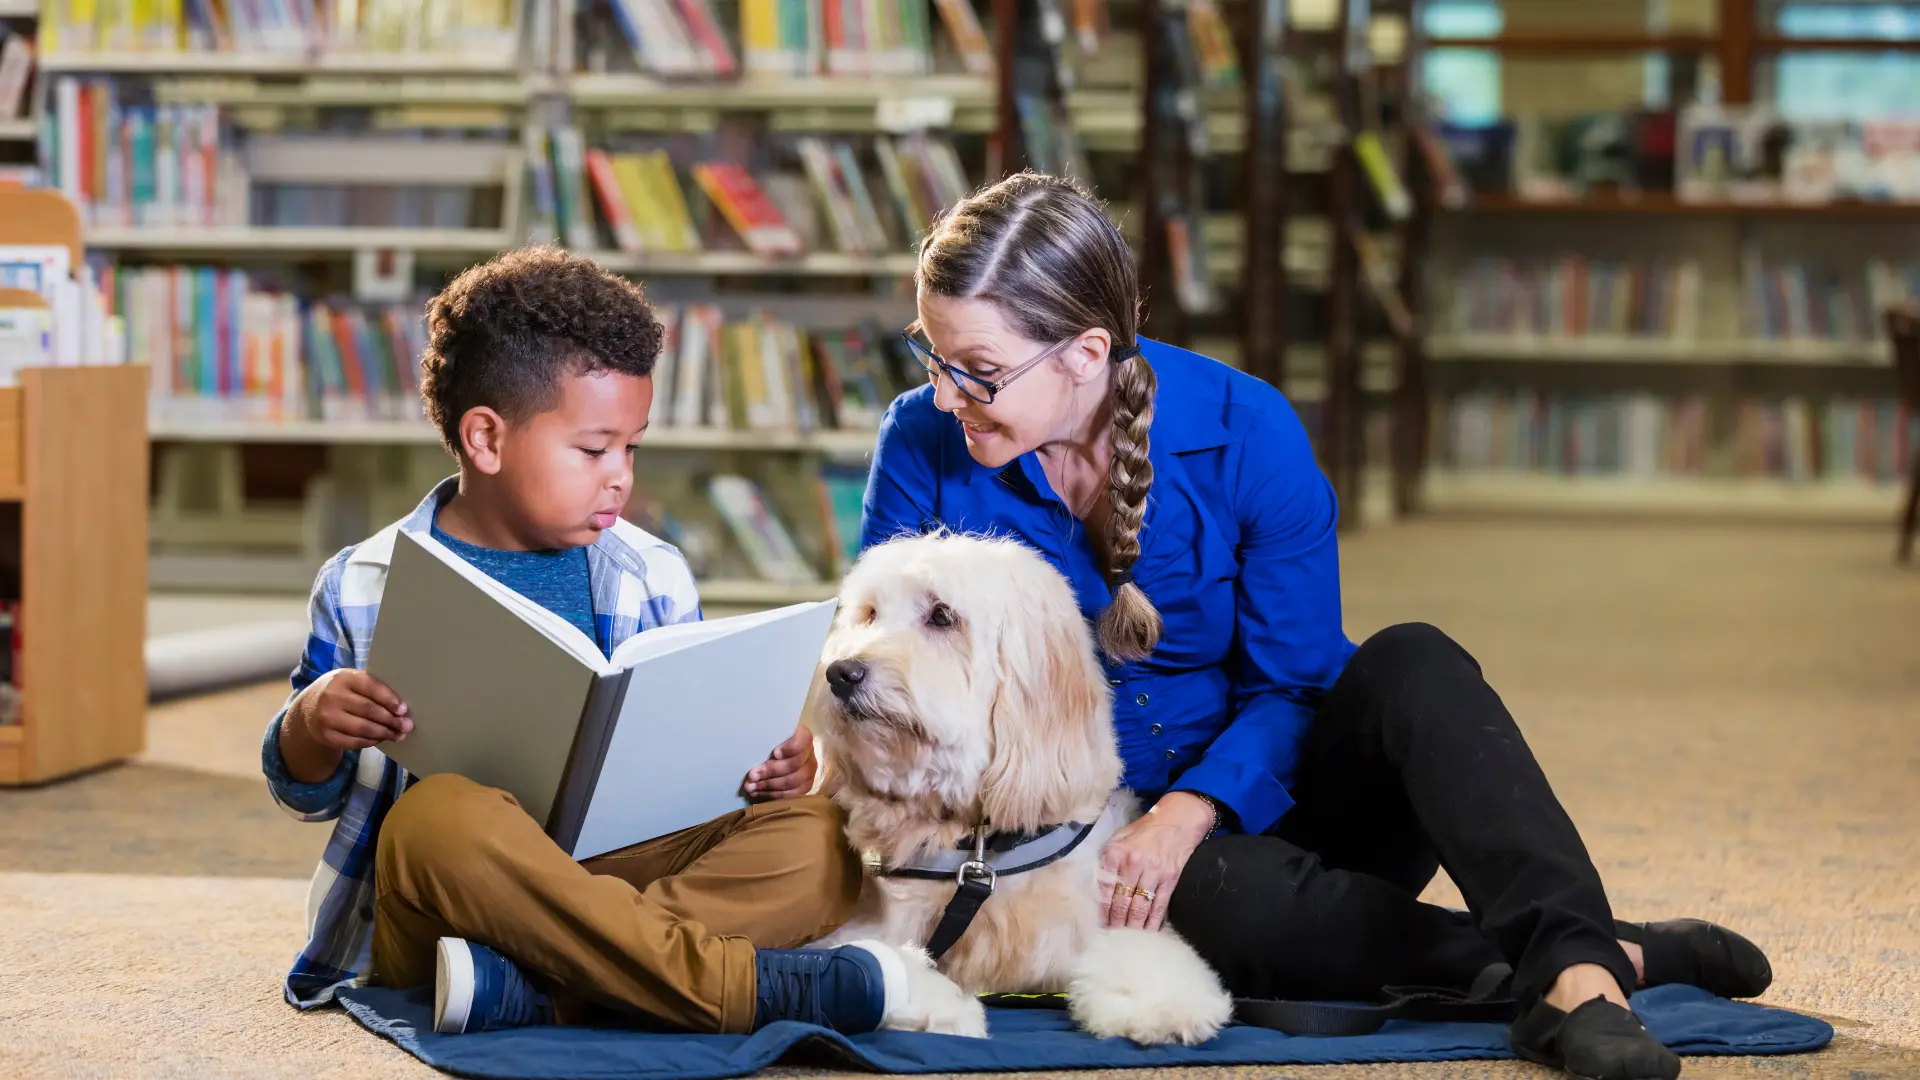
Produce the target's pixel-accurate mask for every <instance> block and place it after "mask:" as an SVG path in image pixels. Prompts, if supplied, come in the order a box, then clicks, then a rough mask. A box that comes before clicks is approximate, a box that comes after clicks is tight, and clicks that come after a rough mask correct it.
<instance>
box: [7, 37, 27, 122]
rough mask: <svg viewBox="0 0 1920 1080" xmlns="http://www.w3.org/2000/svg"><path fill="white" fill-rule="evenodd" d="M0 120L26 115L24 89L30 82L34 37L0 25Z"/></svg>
mask: <svg viewBox="0 0 1920 1080" xmlns="http://www.w3.org/2000/svg"><path fill="white" fill-rule="evenodd" d="M0 37H4V38H5V40H4V42H0V120H15V119H19V118H21V117H24V116H26V115H27V112H26V106H27V101H28V98H27V86H28V84H30V83H31V82H32V81H33V57H34V50H33V38H32V37H30V36H28V35H26V34H22V33H18V32H16V31H11V30H8V29H6V28H5V27H4V26H0Z"/></svg>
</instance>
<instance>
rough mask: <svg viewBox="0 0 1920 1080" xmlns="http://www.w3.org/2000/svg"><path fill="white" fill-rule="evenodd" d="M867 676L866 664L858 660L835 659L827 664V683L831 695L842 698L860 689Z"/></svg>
mask: <svg viewBox="0 0 1920 1080" xmlns="http://www.w3.org/2000/svg"><path fill="white" fill-rule="evenodd" d="M866 678H867V665H865V664H863V663H861V662H860V661H858V660H835V661H834V662H833V663H831V664H828V665H827V685H828V686H831V687H833V696H834V697H840V698H844V697H847V696H848V695H850V694H852V693H853V692H854V691H855V690H858V689H860V684H861V683H863V682H865V681H866Z"/></svg>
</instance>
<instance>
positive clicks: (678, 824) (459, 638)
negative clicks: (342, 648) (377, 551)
mask: <svg viewBox="0 0 1920 1080" xmlns="http://www.w3.org/2000/svg"><path fill="white" fill-rule="evenodd" d="M833 608H834V602H833V601H831V600H826V601H820V602H818V603H811V604H796V605H793V606H791V607H785V608H780V609H778V610H775V611H767V612H761V613H758V614H754V615H742V616H739V617H736V618H731V619H716V620H713V621H711V622H698V623H684V624H681V625H678V626H665V627H661V628H659V629H657V630H649V631H646V632H645V633H641V634H635V635H634V636H633V637H631V638H628V639H627V641H626V642H625V643H623V644H622V645H621V646H620V647H619V648H618V649H616V650H614V654H613V658H612V659H611V660H609V659H607V658H606V657H605V656H603V655H602V654H601V652H600V649H599V646H597V645H595V644H594V642H593V641H592V640H590V639H589V638H588V637H587V636H586V635H585V634H583V633H581V632H580V629H579V628H578V627H576V626H574V625H573V624H571V623H569V622H567V621H566V620H565V619H562V618H561V617H560V616H558V615H555V614H554V613H553V612H551V611H548V610H547V609H546V608H543V607H541V606H540V605H538V604H536V603H534V602H533V601H531V600H528V599H527V598H526V597H524V596H521V595H520V594H519V593H516V592H514V591H513V590H512V589H509V588H507V587H506V586H504V585H502V584H500V583H499V582H497V581H495V580H494V579H493V578H491V577H489V576H487V575H486V574H485V573H483V572H481V571H480V570H478V569H476V568H474V567H473V566H472V565H471V564H469V563H468V562H467V561H466V560H464V559H462V558H460V557H459V556H458V555H455V554H454V553H453V552H451V551H449V550H448V549H447V548H446V547H445V546H444V545H442V544H440V543H439V542H438V541H436V540H434V539H433V538H432V537H430V536H424V535H418V534H414V533H408V532H401V533H399V534H398V535H397V536H396V537H395V538H394V548H393V562H392V565H391V566H390V567H389V569H388V572H387V585H386V592H385V594H384V596H383V597H382V599H381V603H380V622H379V624H378V625H377V626H376V627H375V633H374V640H373V649H372V652H371V655H369V657H368V662H367V671H368V673H369V674H371V675H372V676H373V677H374V678H376V679H379V680H380V681H381V682H384V683H386V684H387V685H388V686H391V687H392V688H393V690H394V692H395V693H397V694H399V695H400V700H402V701H404V702H406V703H407V709H408V712H409V714H410V715H411V716H412V717H413V725H414V726H413V731H412V732H410V733H409V734H408V735H407V738H406V740H405V741H404V742H393V743H383V744H381V746H380V749H381V750H382V751H383V752H384V753H386V754H387V756H389V757H391V758H393V760H394V761H396V762H398V763H399V764H400V765H401V766H402V767H404V768H405V769H407V771H409V772H411V773H413V774H414V775H416V776H430V775H432V774H434V773H458V774H460V775H462V776H465V777H467V778H468V779H470V780H473V781H475V782H477V783H481V784H485V785H487V786H489V787H496V788H500V789H502V790H504V791H507V792H509V793H510V794H512V795H513V797H514V798H515V799H518V800H519V802H520V806H521V807H522V808H523V809H525V810H526V812H527V813H528V814H530V815H532V816H533V819H534V820H535V821H539V822H542V823H544V825H545V827H546V830H547V834H548V835H549V836H552V837H553V839H554V841H555V842H556V843H558V844H559V845H560V847H561V848H562V849H563V850H565V851H566V852H567V853H568V854H570V855H572V856H573V857H574V858H575V859H587V858H592V857H593V856H595V855H602V854H605V853H606V852H609V851H612V850H615V849H616V848H622V847H626V846H628V845H630V844H637V843H639V842H640V841H642V840H650V839H653V838H654V837H658V836H664V835H666V834H668V833H671V832H677V831H678V830H680V829H685V828H690V827H692V826H694V825H698V824H700V823H702V822H704V821H708V820H710V819H712V818H715V817H718V816H720V815H721V814H724V813H727V812H728V811H731V810H737V809H740V808H741V807H743V806H745V805H746V800H745V797H744V796H743V795H742V793H741V782H742V780H743V779H744V778H745V777H746V774H747V770H749V769H751V768H752V767H753V766H755V765H758V764H759V763H760V762H762V761H764V760H766V756H767V753H768V752H769V751H771V750H772V749H773V748H774V747H775V746H777V745H779V744H780V743H781V742H784V741H785V740H786V739H788V738H789V737H791V736H792V735H793V729H794V725H795V724H796V723H798V722H799V719H800V712H801V708H802V706H803V705H804V704H805V701H806V695H807V689H808V687H809V685H810V684H811V683H812V680H813V673H814V669H815V667H816V666H817V665H818V663H819V660H820V651H821V649H822V648H823V647H824V645H825V644H826V636H827V628H828V625H829V623H830V622H831V621H832V618H833Z"/></svg>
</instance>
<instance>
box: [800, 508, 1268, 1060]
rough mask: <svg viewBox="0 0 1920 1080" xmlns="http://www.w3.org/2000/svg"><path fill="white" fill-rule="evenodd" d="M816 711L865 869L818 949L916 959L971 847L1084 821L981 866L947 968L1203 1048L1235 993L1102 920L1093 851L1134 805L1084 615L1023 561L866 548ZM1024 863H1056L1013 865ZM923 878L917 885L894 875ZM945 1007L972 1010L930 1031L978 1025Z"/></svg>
mask: <svg viewBox="0 0 1920 1080" xmlns="http://www.w3.org/2000/svg"><path fill="white" fill-rule="evenodd" d="M808 720H809V723H810V724H811V725H812V727H813V730H814V732H815V733H816V735H817V736H818V737H819V739H820V741H821V745H822V749H823V751H824V757H825V761H826V763H827V775H828V780H827V786H826V790H828V791H830V792H832V794H833V796H834V798H835V799H836V800H838V801H839V803H840V804H841V805H842V806H843V807H845V808H846V811H847V835H848V839H849V840H850V841H851V842H852V844H853V845H854V847H855V848H856V849H857V850H859V851H861V852H862V853H863V854H864V855H865V856H866V858H867V861H868V863H869V869H870V871H872V872H870V873H869V875H868V877H867V881H866V886H865V889H864V891H863V893H862V896H861V900H860V904H859V907H858V909H857V910H856V912H855V914H854V916H853V918H852V920H851V921H850V922H849V923H848V924H847V925H846V926H845V927H844V928H842V929H841V930H840V931H838V932H837V933H836V934H834V935H833V937H832V938H831V939H829V940H828V941H826V942H823V943H822V944H832V943H835V942H845V941H854V940H859V939H862V938H871V939H879V940H882V941H886V942H890V943H895V944H899V945H903V946H907V947H908V948H910V949H913V948H916V947H918V948H924V947H926V946H927V945H928V943H929V941H930V940H931V939H932V938H933V937H934V933H935V928H936V926H937V925H938V924H939V923H940V922H941V919H942V916H943V913H944V912H945V911H946V910H947V907H948V904H949V902H950V901H952V900H953V899H954V896H955V893H956V890H957V880H956V876H955V874H954V873H953V872H952V870H951V868H952V867H954V866H956V865H957V864H958V863H959V862H961V861H965V860H966V859H968V858H969V857H976V856H985V855H987V854H988V853H987V851H985V850H983V848H982V847H981V846H979V845H978V844H976V839H977V838H981V837H986V836H991V837H992V838H993V839H994V840H995V841H996V844H997V845H998V846H1000V847H1002V848H1005V847H1007V846H1008V845H1016V844H1018V843H1019V842H1020V841H1022V840H1023V839H1025V838H1028V837H1032V836H1033V835H1034V834H1036V833H1041V832H1042V831H1043V830H1047V829H1048V827H1049V826H1053V827H1065V826H1077V827H1072V828H1066V829H1064V830H1063V828H1054V829H1052V830H1051V831H1048V832H1047V833H1046V835H1045V836H1043V837H1041V839H1039V840H1038V841H1034V842H1031V843H1028V844H1026V846H1024V847H1016V848H1015V849H1014V850H1013V851H1011V852H1008V851H1004V850H1003V851H1001V852H999V853H998V855H995V856H993V857H994V858H997V859H998V865H999V869H1000V872H999V873H998V876H997V878H996V879H995V880H994V881H993V882H992V892H991V895H989V896H988V897H987V898H986V899H985V901H984V903H982V904H981V905H980V907H979V909H978V913H977V914H976V915H975V916H974V917H973V919H972V921H971V923H970V924H969V925H967V928H966V930H965V932H964V933H962V934H961V935H960V937H959V939H958V940H957V942H955V943H954V944H953V945H952V946H951V948H950V949H949V950H948V951H946V952H945V954H944V955H943V956H941V957H940V958H939V960H938V967H939V970H940V971H942V972H944V973H945V974H946V975H947V976H948V977H949V978H951V979H952V980H953V981H954V982H955V983H957V984H958V985H959V987H960V988H961V989H963V990H965V991H967V992H968V994H969V995H972V994H980V993H1053V992H1060V991H1065V992H1066V993H1067V995H1068V1001H1069V1005H1068V1008H1069V1011H1070V1013H1071V1015H1072V1017H1073V1019H1074V1020H1075V1021H1076V1022H1077V1023H1078V1025H1079V1026H1080V1027H1081V1028H1083V1029H1085V1030H1087V1031H1090V1032H1092V1033H1094V1034H1096V1035H1101V1036H1123V1037H1126V1038H1129V1039H1133V1040H1135V1041H1137V1042H1141V1043H1167V1042H1181V1043H1197V1042H1203V1041H1205V1040H1207V1039H1209V1038H1211V1037H1212V1036H1213V1035H1214V1033H1215V1032H1217V1031H1218V1030H1219V1029H1220V1028H1221V1027H1222V1026H1223V1025H1224V1024H1226V1023H1227V1021H1228V1019H1229V1017H1230V1016H1231V1013H1232V1009H1233V1002H1232V999H1231V998H1230V997H1228V995H1227V993H1226V992H1225V990H1224V989H1222V987H1221V985H1220V980H1219V978H1218V977H1217V976H1216V975H1215V974H1214V973H1213V971H1212V969H1210V968H1209V967H1208V966H1207V965H1206V963H1205V962H1204V961H1202V960H1201V959H1200V957H1199V956H1198V955H1197V954H1196V953H1195V952H1194V951H1193V949H1192V948H1191V947H1190V946H1188V945H1187V944H1186V942H1184V941H1182V940H1181V939H1180V938H1179V937H1178V936H1176V935H1175V934H1174V933H1173V932H1172V931H1171V930H1164V929H1163V930H1159V931H1146V930H1134V929H1107V928H1105V927H1104V926H1103V925H1102V923H1101V920H1100V913H1099V896H1100V892H1101V889H1102V887H1103V886H1102V883H1101V877H1102V874H1101V869H1100V853H1101V849H1102V848H1103V847H1104V846H1105V845H1106V842H1107V839H1108V838H1109V837H1110V836H1112V835H1113V833H1114V832H1115V831H1116V830H1117V829H1119V828H1120V826H1122V825H1123V824H1125V823H1126V822H1127V821H1128V820H1130V819H1131V818H1132V817H1133V816H1134V815H1135V814H1136V813H1137V809H1136V803H1135V801H1134V800H1133V799H1132V797H1131V796H1130V795H1129V794H1128V793H1127V792H1125V791H1124V790H1117V789H1118V785H1119V780H1120V774H1121V764H1120V756H1119V753H1118V751H1117V750H1116V749H1115V745H1114V735H1113V716H1112V707H1111V702H1110V700H1109V698H1108V688H1107V682H1106V679H1105V677H1104V676H1103V673H1102V671H1101V669H1100V664H1099V660H1098V658H1097V657H1096V656H1095V653H1094V649H1093V643H1092V639H1091V636H1090V634H1089V631H1088V628H1087V625H1086V622H1085V620H1084V619H1082V617H1081V615H1080V610H1079V608H1078V606H1077V605H1076V604H1075V602H1074V596H1073V592H1072V589H1071V588H1070V587H1069V585H1068V583H1067V581H1066V580H1065V579H1064V578H1063V577H1062V576H1061V575H1060V574H1059V573H1058V572H1057V571H1055V570H1054V569H1053V568H1052V567H1051V566H1049V565H1048V564H1047V563H1046V562H1045V560H1043V559H1042V558H1041V557H1040V556H1039V555H1038V554H1037V553H1035V552H1034V551H1032V550H1031V549H1029V548H1027V547H1024V546H1022V545H1020V544H1018V543H1016V542H1014V541H1010V540H989V539H982V538H978V537H969V536H957V535H935V536H925V537H914V538H910V539H902V540H896V541H893V542H890V543H887V544H882V545H879V546H877V547H875V548H873V549H871V550H869V551H868V552H867V553H866V554H865V555H864V556H863V557H862V558H861V559H860V561H859V562H858V564H857V565H855V567H854V568H853V571H852V572H851V573H850V574H849V575H848V577H847V579H846V582H845V583H844V585H843V586H842V588H841V592H840V607H839V611H838V613H837V615H836V618H835V624H834V628H833V632H832V634H831V635H830V636H829V638H828V641H827V647H826V652H825V655H824V657H823V658H822V665H821V674H820V676H819V678H818V679H817V681H816V685H815V690H814V693H813V695H812V697H811V699H810V703H809V712H808ZM1075 837H1077V838H1078V842H1077V843H1072V842H1071V841H1072V840H1073V838H1075ZM1062 848H1066V850H1065V852H1064V854H1061V849H1062ZM1037 860H1049V861H1045V862H1044V864H1043V865H1038V866H1037V867H1034V868H1031V869H1024V868H1023V864H1031V863H1033V862H1035V861H1037ZM915 867H918V868H921V870H922V876H920V877H912V876H897V873H898V871H899V870H901V869H903V868H915ZM936 868H937V869H936ZM973 876H974V878H975V879H976V880H983V879H984V878H985V877H986V875H984V874H981V873H979V872H978V869H977V868H975V870H974V872H973ZM1106 887H1107V888H1111V884H1110V883H1109V884H1108V885H1107V886H1106ZM922 955H924V954H922ZM941 1000H942V1002H943V1005H942V1007H943V1008H962V1009H966V1010H970V1011H971V1013H972V1015H971V1016H970V1017H954V1016H941V1017H932V1018H929V1021H930V1026H933V1027H936V1028H937V1029H939V1030H948V1031H956V1030H957V1031H963V1032H977V1033H979V1034H984V1033H985V1016H984V1012H983V1011H981V1009H980V1005H979V1003H978V1001H977V1000H976V999H974V998H972V997H970V996H961V995H945V996H944V997H943V998H942V999H941Z"/></svg>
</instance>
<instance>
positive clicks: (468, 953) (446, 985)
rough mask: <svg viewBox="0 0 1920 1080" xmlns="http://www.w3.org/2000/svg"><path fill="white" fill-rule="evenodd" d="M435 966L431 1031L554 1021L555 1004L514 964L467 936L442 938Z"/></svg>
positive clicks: (452, 1032)
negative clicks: (528, 980)
mask: <svg viewBox="0 0 1920 1080" xmlns="http://www.w3.org/2000/svg"><path fill="white" fill-rule="evenodd" d="M437 952H438V954H439V955H438V957H437V958H436V959H435V961H434V969H433V1030H435V1031H437V1032H440V1033H441V1034H442V1035H458V1034H460V1033H461V1032H465V1031H495V1030H498V1029H500V1028H514V1027H531V1026H533V1025H536V1024H551V1023H553V1003H552V1002H550V1001H548V1000H547V995H545V994H542V993H541V992H540V991H538V990H535V989H534V988H533V984H531V983H529V982H527V977H526V976H525V975H522V974H521V973H520V969H519V968H518V967H516V966H515V965H514V962H513V961H511V960H509V959H507V958H506V957H504V956H501V955H500V954H499V953H497V952H494V951H493V950H492V949H489V948H487V947H486V946H485V945H480V944H477V943H475V942H471V941H467V940H466V939H464V938H457V937H443V938H441V939H440V944H439V947H438V949H437Z"/></svg>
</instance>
